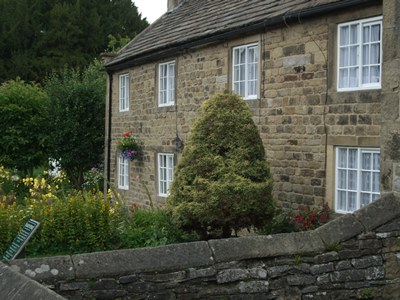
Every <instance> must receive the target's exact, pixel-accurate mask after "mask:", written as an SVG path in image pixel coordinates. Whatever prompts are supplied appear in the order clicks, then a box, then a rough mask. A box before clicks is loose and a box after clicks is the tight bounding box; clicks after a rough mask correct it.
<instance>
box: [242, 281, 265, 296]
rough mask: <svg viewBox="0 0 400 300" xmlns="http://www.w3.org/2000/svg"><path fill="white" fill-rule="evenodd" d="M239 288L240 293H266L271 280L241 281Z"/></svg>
mask: <svg viewBox="0 0 400 300" xmlns="http://www.w3.org/2000/svg"><path fill="white" fill-rule="evenodd" d="M238 289H239V292H240V293H243V294H251V293H261V292H262V293H266V292H268V290H269V282H268V281H262V280H256V281H248V282H244V281H242V282H240V283H239V284H238Z"/></svg>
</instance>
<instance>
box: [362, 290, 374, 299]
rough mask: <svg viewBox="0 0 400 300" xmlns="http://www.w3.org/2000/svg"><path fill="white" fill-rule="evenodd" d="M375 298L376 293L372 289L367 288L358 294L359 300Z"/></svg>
mask: <svg viewBox="0 0 400 300" xmlns="http://www.w3.org/2000/svg"><path fill="white" fill-rule="evenodd" d="M375 296H376V293H375V291H374V290H373V289H372V288H365V289H362V290H359V292H358V298H359V299H373V298H374V297H375Z"/></svg>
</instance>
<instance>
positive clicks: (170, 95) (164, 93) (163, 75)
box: [158, 61, 175, 106]
mask: <svg viewBox="0 0 400 300" xmlns="http://www.w3.org/2000/svg"><path fill="white" fill-rule="evenodd" d="M158 78H159V80H158V105H159V106H170V105H174V102H175V62H174V61H171V62H167V63H163V64H160V65H159V70H158Z"/></svg>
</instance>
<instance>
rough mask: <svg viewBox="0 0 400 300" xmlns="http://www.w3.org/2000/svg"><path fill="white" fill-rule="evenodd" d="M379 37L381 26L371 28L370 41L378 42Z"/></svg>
mask: <svg viewBox="0 0 400 300" xmlns="http://www.w3.org/2000/svg"><path fill="white" fill-rule="evenodd" d="M380 36H381V25H379V24H376V25H372V26H371V41H372V42H376V41H380Z"/></svg>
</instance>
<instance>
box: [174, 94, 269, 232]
mask: <svg viewBox="0 0 400 300" xmlns="http://www.w3.org/2000/svg"><path fill="white" fill-rule="evenodd" d="M271 190H272V179H271V175H270V173H269V168H268V165H267V163H266V160H265V152H264V147H263V144H262V141H261V138H260V135H259V133H258V130H257V127H256V125H255V124H254V122H253V120H252V116H251V112H250V110H249V108H248V106H247V104H246V103H245V102H244V100H242V99H241V98H240V97H238V96H235V95H232V94H221V95H216V96H214V97H213V98H211V99H209V100H208V101H206V102H205V103H204V104H203V105H202V112H201V114H200V116H199V118H198V119H197V121H196V122H195V124H194V126H193V129H192V132H191V136H190V138H189V141H188V142H187V145H186V147H185V149H184V151H183V153H182V158H181V160H180V163H179V164H178V167H177V170H176V172H175V178H174V181H173V184H172V187H171V190H170V196H169V197H168V199H167V203H168V206H169V209H170V211H171V212H172V217H173V219H174V220H175V222H176V223H177V224H179V226H180V227H181V228H182V229H184V230H187V231H196V232H197V233H198V234H199V235H200V236H201V237H202V238H208V237H210V236H229V235H230V234H231V231H232V229H233V230H239V229H241V228H246V227H250V226H254V227H256V228H259V227H262V226H264V225H265V224H266V223H268V222H269V221H270V219H271V217H272V214H273V207H274V205H273V200H272V196H271Z"/></svg>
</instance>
